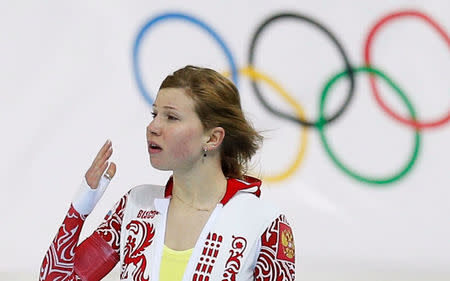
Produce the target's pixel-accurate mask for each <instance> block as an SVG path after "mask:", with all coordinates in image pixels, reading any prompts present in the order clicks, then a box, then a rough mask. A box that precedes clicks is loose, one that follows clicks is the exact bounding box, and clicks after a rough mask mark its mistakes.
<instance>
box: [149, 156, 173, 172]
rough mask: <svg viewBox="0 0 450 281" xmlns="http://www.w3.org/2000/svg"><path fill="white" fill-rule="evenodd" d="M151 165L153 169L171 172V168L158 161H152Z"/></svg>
mask: <svg viewBox="0 0 450 281" xmlns="http://www.w3.org/2000/svg"><path fill="white" fill-rule="evenodd" d="M150 165H152V167H153V168H155V169H156V170H160V171H169V170H171V169H170V168H169V167H167V166H165V165H162V164H161V163H158V162H157V161H152V160H151V159H150Z"/></svg>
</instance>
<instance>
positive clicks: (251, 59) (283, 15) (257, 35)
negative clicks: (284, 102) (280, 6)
mask: <svg viewBox="0 0 450 281" xmlns="http://www.w3.org/2000/svg"><path fill="white" fill-rule="evenodd" d="M283 18H289V19H296V20H300V21H305V22H307V23H309V24H311V25H313V26H314V27H317V28H318V29H319V30H320V31H322V32H324V33H325V34H326V35H327V36H328V37H329V38H330V39H331V41H332V42H333V43H334V45H335V46H336V48H337V49H338V51H339V53H340V54H341V56H342V58H343V59H344V64H345V69H346V71H347V72H348V77H349V79H350V88H349V90H348V94H347V98H346V99H345V101H344V103H343V104H342V106H341V108H340V109H339V110H338V111H337V112H336V113H335V114H333V115H332V116H331V117H326V118H325V119H324V120H322V122H325V123H331V122H333V121H334V120H336V119H337V118H338V117H339V116H341V114H342V113H343V112H344V111H345V109H346V108H347V106H348V104H349V102H350V100H351V98H352V96H353V92H354V89H355V79H354V75H353V72H352V71H353V70H352V67H351V65H350V62H349V59H348V56H347V54H346V53H345V51H344V48H343V47H342V45H341V44H340V43H339V41H338V40H337V38H336V37H335V36H334V35H333V34H332V33H331V31H329V30H328V29H327V28H325V27H324V26H323V25H322V24H320V23H319V22H317V21H316V20H313V19H311V18H309V17H306V16H304V15H300V14H292V13H281V14H276V15H274V16H271V17H269V18H268V19H266V20H265V21H263V23H262V24H260V25H259V27H258V28H257V29H256V32H255V34H254V35H253V38H252V40H251V43H250V49H249V52H248V55H249V56H248V66H249V67H252V68H253V67H254V60H255V58H254V56H255V49H256V43H257V41H258V39H259V38H260V35H261V33H262V32H263V30H264V29H265V28H266V27H267V26H269V24H271V23H273V22H275V21H277V20H279V19H283ZM252 87H253V90H254V91H255V94H256V96H257V97H258V99H259V100H260V101H261V103H262V105H263V106H264V107H265V108H267V110H269V111H270V112H272V113H274V114H276V115H278V116H280V117H282V118H285V119H287V120H291V121H294V122H297V123H300V124H301V125H303V126H309V127H310V126H315V127H318V126H319V124H318V121H308V120H305V119H302V118H297V117H294V116H291V115H289V114H287V113H284V112H281V111H279V110H276V109H274V108H272V107H271V106H270V105H269V103H268V102H267V101H266V100H265V99H264V97H263V95H262V94H261V91H260V89H259V87H258V84H257V83H256V81H252Z"/></svg>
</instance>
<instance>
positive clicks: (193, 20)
mask: <svg viewBox="0 0 450 281" xmlns="http://www.w3.org/2000/svg"><path fill="white" fill-rule="evenodd" d="M170 19H178V20H184V21H187V22H190V23H192V24H194V25H196V26H198V27H200V28H201V29H203V30H204V31H205V32H206V33H208V34H209V35H211V36H212V37H213V39H214V40H215V41H216V42H217V43H218V44H219V46H220V47H221V49H222V50H223V51H224V53H225V55H226V57H227V60H228V63H229V66H230V69H231V73H232V77H233V78H232V79H233V82H234V84H235V85H236V86H238V84H239V83H238V82H239V80H238V70H237V66H236V63H235V62H234V58H233V55H232V54H231V51H230V50H229V48H228V47H227V45H226V44H225V41H224V40H223V39H222V38H221V37H220V36H219V34H218V33H217V32H215V31H214V30H213V29H212V28H211V27H209V26H208V25H207V24H206V23H204V22H202V21H201V20H199V19H197V18H195V17H192V16H189V15H186V14H182V13H165V14H161V15H159V16H156V17H154V18H152V19H150V20H149V21H148V22H147V23H146V24H144V26H143V27H142V28H141V30H140V31H139V33H138V35H137V37H136V40H135V41H134V47H133V71H134V74H135V75H134V76H135V78H136V82H137V84H138V87H139V91H140V92H141V94H142V95H143V96H144V98H145V100H146V101H147V102H148V103H149V104H150V105H151V104H153V99H152V97H151V95H150V94H149V92H148V91H147V90H146V88H145V86H144V83H143V82H142V77H141V71H140V68H139V62H138V59H139V48H140V46H141V41H142V39H143V37H144V35H145V34H146V32H148V30H149V29H150V27H152V26H153V25H155V24H157V23H160V22H163V21H165V20H170Z"/></svg>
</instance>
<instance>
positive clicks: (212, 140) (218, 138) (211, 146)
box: [206, 127, 225, 150]
mask: <svg viewBox="0 0 450 281" xmlns="http://www.w3.org/2000/svg"><path fill="white" fill-rule="evenodd" d="M224 138H225V130H224V129H223V128H222V127H214V128H212V129H210V130H209V139H208V140H207V141H206V147H207V149H208V150H216V149H217V148H218V147H219V146H220V145H221V144H222V141H223V139H224Z"/></svg>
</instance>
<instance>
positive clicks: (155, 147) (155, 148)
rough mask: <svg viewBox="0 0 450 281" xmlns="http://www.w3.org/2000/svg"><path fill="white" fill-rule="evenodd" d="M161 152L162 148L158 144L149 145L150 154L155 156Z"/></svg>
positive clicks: (150, 143) (151, 143)
mask: <svg viewBox="0 0 450 281" xmlns="http://www.w3.org/2000/svg"><path fill="white" fill-rule="evenodd" d="M161 151H162V148H161V146H159V145H158V144H156V143H154V142H149V143H148V153H150V154H155V153H159V152H161Z"/></svg>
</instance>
